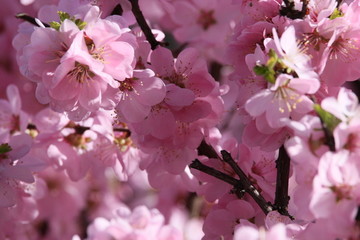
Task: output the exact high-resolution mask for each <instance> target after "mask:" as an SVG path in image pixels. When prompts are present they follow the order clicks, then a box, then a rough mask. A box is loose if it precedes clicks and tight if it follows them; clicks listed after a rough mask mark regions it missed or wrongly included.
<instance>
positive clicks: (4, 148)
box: [0, 143, 12, 154]
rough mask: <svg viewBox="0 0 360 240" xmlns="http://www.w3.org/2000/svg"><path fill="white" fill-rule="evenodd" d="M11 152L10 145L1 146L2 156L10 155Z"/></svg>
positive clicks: (0, 152)
mask: <svg viewBox="0 0 360 240" xmlns="http://www.w3.org/2000/svg"><path fill="white" fill-rule="evenodd" d="M11 150H12V148H11V146H10V145H9V144H8V143H3V144H1V145H0V154H5V153H8V152H10V151H11Z"/></svg>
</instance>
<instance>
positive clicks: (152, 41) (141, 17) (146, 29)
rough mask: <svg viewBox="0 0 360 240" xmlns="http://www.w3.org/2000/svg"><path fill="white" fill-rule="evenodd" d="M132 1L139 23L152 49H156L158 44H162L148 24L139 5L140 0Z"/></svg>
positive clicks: (132, 9)
mask: <svg viewBox="0 0 360 240" xmlns="http://www.w3.org/2000/svg"><path fill="white" fill-rule="evenodd" d="M129 1H130V3H131V7H132V8H131V11H132V12H133V14H134V16H135V18H136V21H137V23H138V24H139V26H140V28H141V30H142V31H143V33H144V35H145V37H146V39H147V40H148V42H149V43H150V45H151V49H152V50H154V49H155V48H156V47H157V46H158V45H161V44H160V42H158V41H157V40H156V39H155V37H154V35H153V34H152V32H151V29H150V27H149V25H148V24H147V22H146V20H145V18H144V15H143V13H142V12H141V10H140V7H139V1H138V0H129Z"/></svg>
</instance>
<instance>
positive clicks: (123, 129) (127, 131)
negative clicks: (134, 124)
mask: <svg viewBox="0 0 360 240" xmlns="http://www.w3.org/2000/svg"><path fill="white" fill-rule="evenodd" d="M113 131H114V132H124V133H126V137H127V138H128V137H130V136H131V131H130V129H127V128H113Z"/></svg>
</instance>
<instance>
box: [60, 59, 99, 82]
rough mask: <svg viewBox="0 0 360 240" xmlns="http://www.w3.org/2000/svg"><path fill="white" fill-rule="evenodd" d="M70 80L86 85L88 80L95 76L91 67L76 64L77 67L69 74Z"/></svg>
mask: <svg viewBox="0 0 360 240" xmlns="http://www.w3.org/2000/svg"><path fill="white" fill-rule="evenodd" d="M67 75H68V77H69V78H70V79H73V80H75V81H76V82H78V83H84V82H85V81H86V80H87V79H92V78H93V77H94V76H95V74H94V73H93V72H91V71H90V68H89V66H87V65H83V64H81V63H79V62H75V67H74V68H73V69H72V70H71V71H70V72H69V73H68V74H67Z"/></svg>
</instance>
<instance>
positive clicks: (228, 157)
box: [221, 150, 273, 214]
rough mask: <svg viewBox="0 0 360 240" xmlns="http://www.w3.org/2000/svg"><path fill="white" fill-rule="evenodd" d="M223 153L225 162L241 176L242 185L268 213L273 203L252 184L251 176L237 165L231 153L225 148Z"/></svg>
mask: <svg viewBox="0 0 360 240" xmlns="http://www.w3.org/2000/svg"><path fill="white" fill-rule="evenodd" d="M221 155H222V157H223V160H224V162H226V163H227V164H229V165H230V166H231V168H232V169H233V170H234V172H235V173H236V174H237V175H238V176H239V178H240V180H239V181H240V182H241V185H242V186H243V188H244V189H245V191H246V192H247V193H248V194H249V195H250V196H251V197H252V198H253V199H254V200H255V202H256V203H257V204H258V205H259V206H260V208H261V209H262V210H263V212H264V213H265V214H268V213H269V212H271V211H272V210H273V207H272V205H271V204H269V203H268V202H267V201H266V200H265V198H264V197H263V196H262V195H261V193H260V192H259V191H258V190H257V189H256V188H255V187H254V185H252V183H251V182H250V180H249V178H248V177H247V176H246V174H245V173H244V172H243V170H242V169H241V168H240V167H239V165H237V163H236V162H235V161H234V159H233V158H232V157H231V155H230V153H228V152H227V151H225V150H222V151H221Z"/></svg>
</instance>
